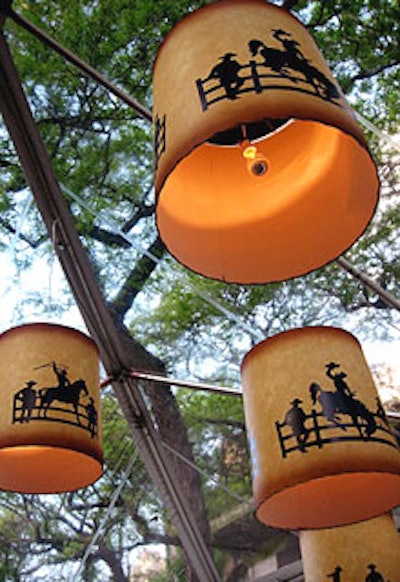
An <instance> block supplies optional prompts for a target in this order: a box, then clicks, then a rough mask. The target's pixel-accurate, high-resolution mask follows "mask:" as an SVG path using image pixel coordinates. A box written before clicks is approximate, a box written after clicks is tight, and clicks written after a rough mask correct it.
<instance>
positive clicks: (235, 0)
mask: <svg viewBox="0 0 400 582" xmlns="http://www.w3.org/2000/svg"><path fill="white" fill-rule="evenodd" d="M153 87H154V107H153V111H154V124H153V125H154V152H155V165H156V170H155V190H156V196H157V211H156V214H157V226H158V229H159V232H160V235H161V238H162V239H163V241H164V243H165V244H166V246H167V248H168V249H169V251H170V252H171V253H172V255H174V256H175V257H176V258H177V259H178V261H180V262H181V263H183V265H185V266H187V267H189V268H190V269H192V270H193V271H196V272H198V273H201V274H203V275H205V276H207V277H210V278H214V279H219V280H224V281H228V282H238V283H267V282H270V281H281V280H285V279H289V278H291V277H295V276H298V275H302V274H304V273H307V272H309V271H312V270H314V269H316V268H318V267H321V266H322V265H324V264H326V263H327V262H329V261H331V260H333V259H335V258H337V257H338V256H339V255H340V254H341V253H342V252H343V251H345V250H346V249H348V248H349V247H350V246H351V245H352V244H353V243H354V241H355V240H356V239H357V238H358V237H359V236H360V235H361V233H362V232H363V231H364V229H365V228H366V226H367V225H368V223H369V221H370V220H371V217H372V215H373V213H374V210H375V207H376V204H377V198H378V190H379V182H378V178H377V172H376V168H375V165H374V163H373V161H372V158H371V156H370V154H369V152H368V150H367V147H366V143H365V140H364V138H363V136H362V133H361V131H360V129H359V127H358V125H357V124H356V122H355V118H354V114H353V112H352V111H351V109H350V107H349V105H348V104H347V102H346V101H345V99H344V96H343V94H342V92H341V90H340V88H339V87H338V85H337V83H336V81H335V80H334V78H333V77H332V74H331V73H330V71H329V69H328V67H327V65H326V63H325V61H324V60H323V57H322V56H321V54H320V53H319V51H318V48H317V46H316V44H315V43H314V41H313V39H312V38H311V37H310V35H309V34H308V32H307V30H306V29H305V28H304V26H303V25H302V24H301V23H300V22H298V21H297V20H296V19H295V18H294V17H293V16H292V15H291V14H290V13H289V12H287V11H286V10H284V9H282V8H279V7H277V6H275V5H271V4H268V3H266V2H264V1H263V0H220V1H219V2H215V3H212V4H209V5H207V6H205V7H203V8H201V9H199V10H197V11H195V12H193V13H192V14H190V15H188V16H186V17H185V18H184V19H183V20H181V21H180V22H179V23H178V24H177V25H176V26H175V27H174V28H173V29H172V31H171V32H170V33H169V35H168V36H167V37H166V39H165V41H164V43H163V44H162V45H161V47H160V50H159V52H158V55H157V59H156V62H155V66H154V75H153Z"/></svg>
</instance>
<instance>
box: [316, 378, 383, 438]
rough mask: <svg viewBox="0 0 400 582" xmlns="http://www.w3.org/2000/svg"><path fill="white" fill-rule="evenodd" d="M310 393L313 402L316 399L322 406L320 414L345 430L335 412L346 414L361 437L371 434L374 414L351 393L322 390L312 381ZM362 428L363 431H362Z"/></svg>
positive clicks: (373, 429) (374, 429)
mask: <svg viewBox="0 0 400 582" xmlns="http://www.w3.org/2000/svg"><path fill="white" fill-rule="evenodd" d="M310 395H311V399H312V402H313V404H316V402H317V399H318V401H319V402H320V404H321V406H322V414H323V415H324V416H325V417H326V418H327V419H328V420H329V421H330V422H332V423H333V424H335V425H336V426H338V427H340V428H341V429H343V430H346V427H345V426H343V425H342V424H341V423H340V422H339V421H338V419H337V418H336V415H337V414H347V415H349V416H350V417H351V419H352V421H353V424H354V426H355V427H356V428H357V429H358V431H359V433H360V436H361V437H363V438H364V437H369V436H371V435H372V434H373V433H374V432H375V431H376V429H377V425H376V422H375V418H374V415H373V414H372V412H370V411H369V410H368V408H367V407H366V406H365V404H363V403H362V402H360V400H357V399H356V398H354V397H353V396H351V395H348V394H346V393H344V392H340V391H338V390H336V391H335V392H330V391H328V390H323V389H322V388H321V386H320V385H319V384H317V383H316V382H313V383H312V384H311V385H310ZM359 419H361V421H362V422H360V420H359ZM363 428H364V429H365V432H363Z"/></svg>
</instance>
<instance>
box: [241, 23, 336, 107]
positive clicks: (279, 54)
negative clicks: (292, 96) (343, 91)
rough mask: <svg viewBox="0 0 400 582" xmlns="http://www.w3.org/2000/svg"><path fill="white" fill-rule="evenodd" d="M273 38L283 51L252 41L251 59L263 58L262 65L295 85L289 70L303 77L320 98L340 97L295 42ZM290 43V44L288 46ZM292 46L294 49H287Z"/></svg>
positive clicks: (250, 43)
mask: <svg viewBox="0 0 400 582" xmlns="http://www.w3.org/2000/svg"><path fill="white" fill-rule="evenodd" d="M274 36H275V38H277V40H279V41H280V42H282V43H283V45H284V48H285V50H281V49H276V48H271V47H269V46H267V45H266V44H265V43H264V42H263V41H261V40H258V39H252V40H251V41H250V42H249V43H248V46H249V50H250V52H251V54H252V56H253V57H255V56H257V55H260V56H262V57H263V58H264V63H263V64H264V65H265V66H267V67H269V68H270V69H272V70H273V71H275V72H276V73H280V74H281V75H283V76H284V77H288V78H289V79H290V80H291V81H293V82H295V83H297V81H298V79H297V78H296V77H294V76H293V75H291V74H290V73H289V72H288V69H289V70H293V71H297V72H299V73H301V74H303V75H304V77H305V80H306V82H307V83H310V84H311V85H312V87H313V88H314V91H315V93H316V94H317V95H319V96H320V97H323V98H326V99H329V100H331V99H338V98H339V97H340V94H339V91H338V89H337V87H336V85H335V84H334V83H332V81H330V80H329V79H328V78H327V77H326V76H325V75H324V74H323V73H321V71H320V70H319V69H317V68H316V67H314V66H313V65H311V64H310V61H309V60H308V59H306V58H305V57H304V56H303V55H302V53H301V51H299V49H297V48H295V45H298V43H297V42H296V41H293V40H290V41H289V40H286V41H284V40H283V39H282V38H281V37H279V36H277V35H276V34H274ZM289 43H290V44H289ZM286 45H287V46H286ZM291 45H293V47H294V48H292V49H289V46H291Z"/></svg>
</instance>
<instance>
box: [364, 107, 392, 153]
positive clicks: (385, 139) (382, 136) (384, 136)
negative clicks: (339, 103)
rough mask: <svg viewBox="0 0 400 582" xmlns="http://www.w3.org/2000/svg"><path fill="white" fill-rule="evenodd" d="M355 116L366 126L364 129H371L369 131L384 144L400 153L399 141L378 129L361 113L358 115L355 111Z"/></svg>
mask: <svg viewBox="0 0 400 582" xmlns="http://www.w3.org/2000/svg"><path fill="white" fill-rule="evenodd" d="M354 114H355V116H356V119H358V121H359V122H360V123H361V124H362V125H364V127H366V128H367V129H369V131H372V133H374V134H375V135H376V136H378V137H379V139H380V140H381V141H383V142H384V143H386V144H387V145H388V146H390V147H392V148H394V149H395V150H397V151H398V152H400V143H399V142H398V141H396V140H395V139H394V138H393V137H392V136H391V135H388V134H387V133H385V132H383V131H382V130H380V129H379V127H377V126H376V125H374V124H373V123H371V121H369V120H368V119H367V118H366V117H364V116H363V115H361V113H358V111H354Z"/></svg>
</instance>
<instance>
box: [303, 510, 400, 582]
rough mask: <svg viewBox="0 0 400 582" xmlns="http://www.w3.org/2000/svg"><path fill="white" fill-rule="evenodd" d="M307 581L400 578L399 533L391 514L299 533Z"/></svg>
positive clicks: (369, 581) (358, 581) (368, 581)
mask: <svg viewBox="0 0 400 582" xmlns="http://www.w3.org/2000/svg"><path fill="white" fill-rule="evenodd" d="M300 548H301V556H302V560H303V569H304V575H305V580H307V582H321V581H323V580H327V581H328V580H331V581H332V580H333V582H346V581H349V582H352V581H354V582H365V581H366V582H379V581H381V582H383V581H384V582H387V581H391V582H396V581H400V535H399V533H398V532H397V530H396V525H395V523H394V521H393V519H392V516H391V515H390V514H387V515H381V516H379V517H376V518H375V519H371V520H368V521H363V522H362V523H357V524H355V525H348V526H346V527H337V528H332V529H328V530H317V531H304V532H301V533H300Z"/></svg>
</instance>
